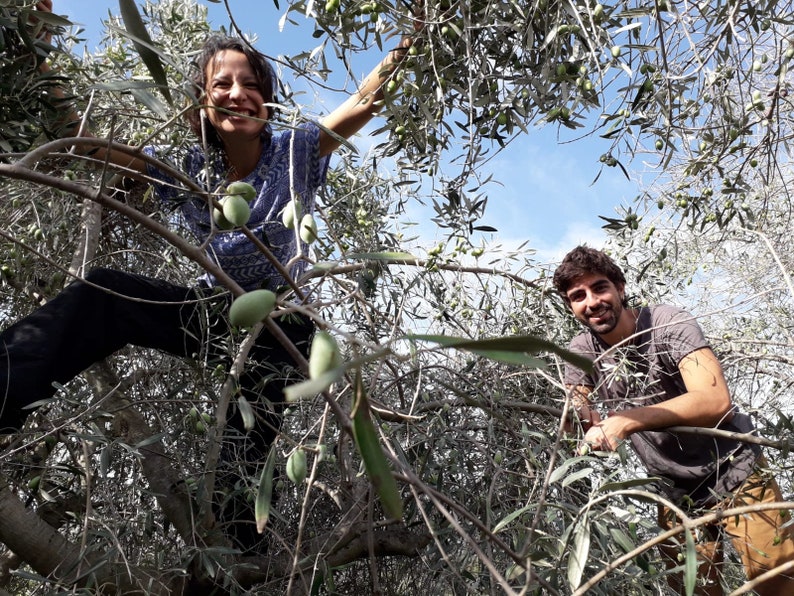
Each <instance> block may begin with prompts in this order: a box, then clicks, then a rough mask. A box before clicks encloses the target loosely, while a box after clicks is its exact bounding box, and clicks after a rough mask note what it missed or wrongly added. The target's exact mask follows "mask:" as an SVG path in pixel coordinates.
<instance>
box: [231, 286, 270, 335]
mask: <svg viewBox="0 0 794 596" xmlns="http://www.w3.org/2000/svg"><path fill="white" fill-rule="evenodd" d="M275 306H276V295H275V294H274V293H273V292H271V291H270V290H254V291H252V292H246V293H245V294H243V295H242V296H238V297H237V298H235V299H234V302H232V305H231V307H230V308H229V322H231V324H232V325H234V326H235V327H253V326H254V325H256V324H257V323H258V322H259V321H261V320H262V319H264V318H265V317H266V316H268V315H269V314H270V313H271V312H272V311H273V308H274V307H275Z"/></svg>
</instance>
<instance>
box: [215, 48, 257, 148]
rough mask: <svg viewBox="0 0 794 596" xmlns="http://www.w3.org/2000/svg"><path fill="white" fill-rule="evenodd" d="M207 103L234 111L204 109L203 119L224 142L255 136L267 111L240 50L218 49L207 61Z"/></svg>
mask: <svg viewBox="0 0 794 596" xmlns="http://www.w3.org/2000/svg"><path fill="white" fill-rule="evenodd" d="M206 74H207V103H208V104H209V105H210V106H218V107H220V108H224V109H226V110H229V111H231V112H235V113H234V114H228V113H226V112H222V111H220V110H214V109H212V108H205V110H206V114H207V119H208V120H209V122H210V124H212V126H213V127H214V128H215V130H216V131H217V132H218V136H220V138H221V140H222V141H223V142H224V144H228V143H230V142H235V143H239V142H241V141H244V140H247V139H249V138H250V139H257V140H258V139H259V135H260V133H261V132H262V129H263V128H264V126H265V124H264V122H260V121H257V120H253V119H252V117H254V118H260V119H262V120H266V119H267V117H268V110H267V108H266V107H264V105H262V104H263V103H264V101H265V100H264V97H263V96H262V92H261V91H260V89H259V83H258V82H257V78H256V74H255V73H254V69H253V68H251V64H250V63H249V62H248V58H246V57H245V54H243V53H242V52H237V51H235V50H222V51H220V52H218V53H217V54H216V55H215V56H214V57H213V59H212V60H211V61H210V62H209V64H207V73H206Z"/></svg>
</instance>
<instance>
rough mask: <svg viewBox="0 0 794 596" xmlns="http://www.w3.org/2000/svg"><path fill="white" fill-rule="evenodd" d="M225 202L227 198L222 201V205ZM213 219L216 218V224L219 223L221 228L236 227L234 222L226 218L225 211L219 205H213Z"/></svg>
mask: <svg viewBox="0 0 794 596" xmlns="http://www.w3.org/2000/svg"><path fill="white" fill-rule="evenodd" d="M224 202H225V199H224V200H223V201H221V205H223V203H224ZM212 219H214V220H215V225H217V226H218V227H219V228H220V229H221V230H231V229H233V228H234V224H233V223H232V222H230V221H229V220H228V219H226V216H225V215H224V214H223V211H222V210H221V209H218V208H217V207H213V209H212Z"/></svg>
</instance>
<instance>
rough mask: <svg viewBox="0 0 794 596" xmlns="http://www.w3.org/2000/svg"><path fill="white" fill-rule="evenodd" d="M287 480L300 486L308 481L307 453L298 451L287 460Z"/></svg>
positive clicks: (301, 450)
mask: <svg viewBox="0 0 794 596" xmlns="http://www.w3.org/2000/svg"><path fill="white" fill-rule="evenodd" d="M287 478H289V479H290V480H292V481H293V482H294V483H295V484H298V485H300V484H303V481H304V480H305V479H306V452H305V451H304V450H303V449H296V450H295V451H293V452H292V453H291V454H290V456H289V457H288V458H287Z"/></svg>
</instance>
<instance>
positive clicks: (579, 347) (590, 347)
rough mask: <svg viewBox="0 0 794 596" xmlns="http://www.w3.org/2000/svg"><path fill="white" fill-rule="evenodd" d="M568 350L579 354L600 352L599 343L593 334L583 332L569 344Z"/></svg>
mask: <svg viewBox="0 0 794 596" xmlns="http://www.w3.org/2000/svg"><path fill="white" fill-rule="evenodd" d="M568 349H569V350H570V351H571V352H576V353H577V354H594V353H597V352H598V342H597V341H595V338H594V337H593V334H592V332H590V331H587V330H586V331H581V332H579V333H578V334H577V335H575V336H574V337H573V339H572V340H571V341H570V342H569V343H568Z"/></svg>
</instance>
